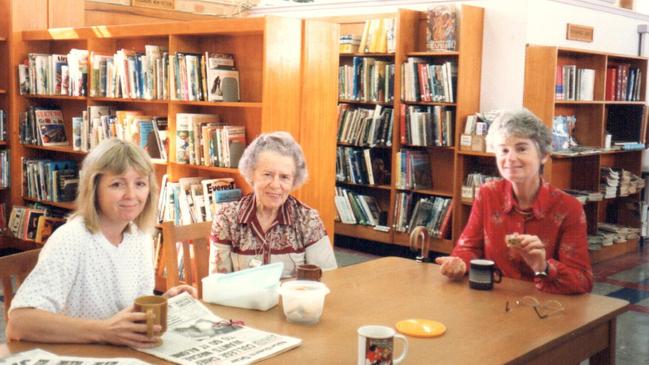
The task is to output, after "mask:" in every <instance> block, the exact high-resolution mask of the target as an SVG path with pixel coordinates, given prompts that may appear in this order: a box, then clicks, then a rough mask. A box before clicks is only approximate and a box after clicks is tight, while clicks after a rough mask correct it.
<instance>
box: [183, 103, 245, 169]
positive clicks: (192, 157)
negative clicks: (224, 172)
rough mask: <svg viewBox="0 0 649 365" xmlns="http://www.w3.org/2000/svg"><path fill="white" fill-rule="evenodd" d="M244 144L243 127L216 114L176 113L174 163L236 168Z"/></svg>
mask: <svg viewBox="0 0 649 365" xmlns="http://www.w3.org/2000/svg"><path fill="white" fill-rule="evenodd" d="M245 147H246V128H245V127H244V126H238V125H228V124H225V123H224V122H222V121H221V118H220V116H219V115H218V114H195V113H178V114H176V162H177V163H181V164H193V165H203V166H219V167H237V166H239V160H240V159H241V155H242V154H243V150H244V149H245Z"/></svg>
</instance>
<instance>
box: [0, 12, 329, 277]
mask: <svg viewBox="0 0 649 365" xmlns="http://www.w3.org/2000/svg"><path fill="white" fill-rule="evenodd" d="M0 35H1V34H0ZM20 36H21V37H20V39H19V42H18V43H19V45H18V46H17V47H15V49H14V50H12V52H11V65H13V66H16V65H17V64H18V63H19V62H22V61H23V60H24V59H25V58H26V57H27V54H28V53H30V52H40V53H63V54H67V53H68V52H69V50H70V49H72V48H78V49H87V50H88V51H89V52H97V53H100V54H113V53H115V51H117V50H119V49H121V48H127V49H133V50H136V51H144V46H145V45H147V44H155V45H158V46H160V47H161V48H164V49H165V50H167V51H168V52H169V54H174V53H176V52H205V51H209V52H219V53H231V54H233V55H234V58H235V62H236V65H237V69H238V70H239V72H240V80H239V82H240V94H241V101H240V102H223V103H219V102H202V101H191V102H190V101H180V100H140V99H114V98H103V97H60V96H48V95H38V96H36V95H19V94H18V82H17V80H16V77H13V76H12V83H11V85H13V86H12V87H10V88H8V90H10V91H9V94H11V95H12V96H13V103H12V110H14V111H15V112H14V113H12V115H11V119H10V121H11V125H12V127H13V128H18V123H19V121H18V112H19V111H24V110H26V109H27V108H28V107H29V106H32V105H56V106H59V107H60V108H61V110H62V111H63V116H64V119H65V122H64V123H65V126H66V134H67V136H68V140H71V136H72V133H71V130H72V126H71V118H72V117H73V116H80V115H81V112H82V111H83V110H84V109H86V108H87V107H88V106H91V105H107V106H113V107H114V108H115V109H118V110H120V109H124V110H142V111H143V112H145V113H146V114H147V115H161V116H167V117H168V122H169V125H168V131H169V136H170V153H169V162H168V163H166V162H161V161H157V163H156V164H155V171H156V175H157V176H158V181H160V179H161V177H162V175H163V174H167V175H168V176H169V179H170V181H177V180H178V178H180V177H185V176H202V177H233V178H235V181H236V183H237V184H238V185H239V186H241V187H242V189H243V190H244V192H249V191H251V189H250V187H249V186H248V185H247V184H246V183H245V181H244V180H243V178H242V177H241V176H240V175H239V173H238V170H237V169H233V168H219V167H205V166H198V165H188V164H180V163H177V162H176V161H175V148H176V141H175V135H176V133H175V132H176V128H175V127H176V126H175V122H176V121H175V116H176V114H177V113H215V114H219V115H220V116H221V117H222V119H223V120H225V121H226V122H228V123H230V124H235V125H242V126H245V128H246V142H247V143H249V142H250V141H252V139H254V138H255V137H256V136H257V135H259V134H260V133H263V132H270V131H276V130H284V131H288V132H290V133H291V134H292V135H293V136H294V137H295V138H296V140H297V141H298V142H299V143H300V144H301V146H302V148H303V150H304V153H305V155H306V159H307V164H308V168H309V176H310V179H309V180H308V181H307V183H306V184H305V185H304V186H303V187H302V188H301V189H300V190H298V191H296V192H295V196H296V197H297V198H298V199H301V200H302V201H303V202H305V203H306V204H308V205H309V206H311V207H314V208H316V209H318V211H319V213H320V216H321V217H322V219H323V221H324V223H325V226H326V229H327V231H328V232H333V229H334V228H333V227H334V217H335V210H334V204H333V196H334V192H333V190H332V189H331V184H332V183H333V181H334V180H335V164H334V161H331V163H328V162H325V163H323V162H322V161H321V159H320V157H321V156H331V155H334V153H335V115H336V89H335V87H334V85H335V82H336V81H335V80H336V77H337V76H336V74H337V53H335V50H336V49H337V42H338V26H337V25H335V24H331V23H328V22H323V21H318V20H301V19H291V18H280V17H273V16H269V17H264V18H247V19H216V20H209V21H195V22H191V23H180V22H178V23H168V24H165V26H164V27H162V26H159V25H154V24H151V25H121V26H105V27H85V28H66V29H50V30H35V31H26V32H23V33H22V34H20ZM1 46H2V45H1V43H0V47H1ZM13 66H12V67H13ZM89 72H92V68H91V67H89ZM14 73H16V72H11V74H12V75H13V74H14ZM89 79H91V76H90V75H89ZM0 81H1V80H0ZM326 85H332V86H331V87H326ZM2 87H3V84H2V83H1V82H0V88H2ZM2 97H3V96H2V95H0V98H2ZM14 130H15V129H14ZM14 134H15V135H12V141H11V142H12V163H13V165H12V171H13V172H15V174H14V175H13V176H22V171H21V163H20V160H21V157H23V156H24V157H33V158H61V159H63V158H66V159H73V160H77V161H80V160H81V159H82V158H83V157H84V156H85V153H79V152H76V151H72V149H71V147H56V148H52V147H42V146H31V145H21V144H20V143H19V140H18V136H17V133H14ZM21 184H22V181H21V179H20V178H18V179H14V181H13V182H12V190H11V201H12V203H13V204H24V203H25V202H28V201H33V199H30V198H29V197H25V196H23V195H22V192H21ZM41 203H43V204H48V205H52V206H57V207H62V206H64V207H68V208H73V206H71V205H68V204H62V203H54V202H42V201H41ZM157 288H159V289H162V286H160V285H158V286H157Z"/></svg>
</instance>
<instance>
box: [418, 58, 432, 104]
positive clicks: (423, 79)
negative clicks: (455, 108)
mask: <svg viewBox="0 0 649 365" xmlns="http://www.w3.org/2000/svg"><path fill="white" fill-rule="evenodd" d="M417 72H418V73H419V95H421V100H422V101H430V100H431V98H430V88H429V87H428V69H427V65H426V64H424V63H418V64H417Z"/></svg>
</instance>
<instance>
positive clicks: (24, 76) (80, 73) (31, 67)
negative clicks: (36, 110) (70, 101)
mask: <svg viewBox="0 0 649 365" xmlns="http://www.w3.org/2000/svg"><path fill="white" fill-rule="evenodd" d="M18 79H19V85H20V86H19V92H20V94H21V95H24V94H37V95H67V96H86V95H87V91H88V90H87V84H88V51H87V50H82V49H71V50H70V52H68V54H44V53H29V54H28V55H27V58H26V59H25V60H24V61H23V63H22V64H20V65H18Z"/></svg>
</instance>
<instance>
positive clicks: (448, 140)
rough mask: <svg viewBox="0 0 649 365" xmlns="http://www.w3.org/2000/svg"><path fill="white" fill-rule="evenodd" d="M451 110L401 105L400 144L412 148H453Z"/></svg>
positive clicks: (444, 107) (453, 112) (452, 116)
mask: <svg viewBox="0 0 649 365" xmlns="http://www.w3.org/2000/svg"><path fill="white" fill-rule="evenodd" d="M454 120H455V111H454V109H453V108H450V107H446V106H441V105H431V106H416V105H408V106H406V105H405V104H401V124H400V126H401V143H402V144H408V145H412V146H445V147H451V146H453V144H454V143H453V138H454V133H453V125H455V123H454Z"/></svg>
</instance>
